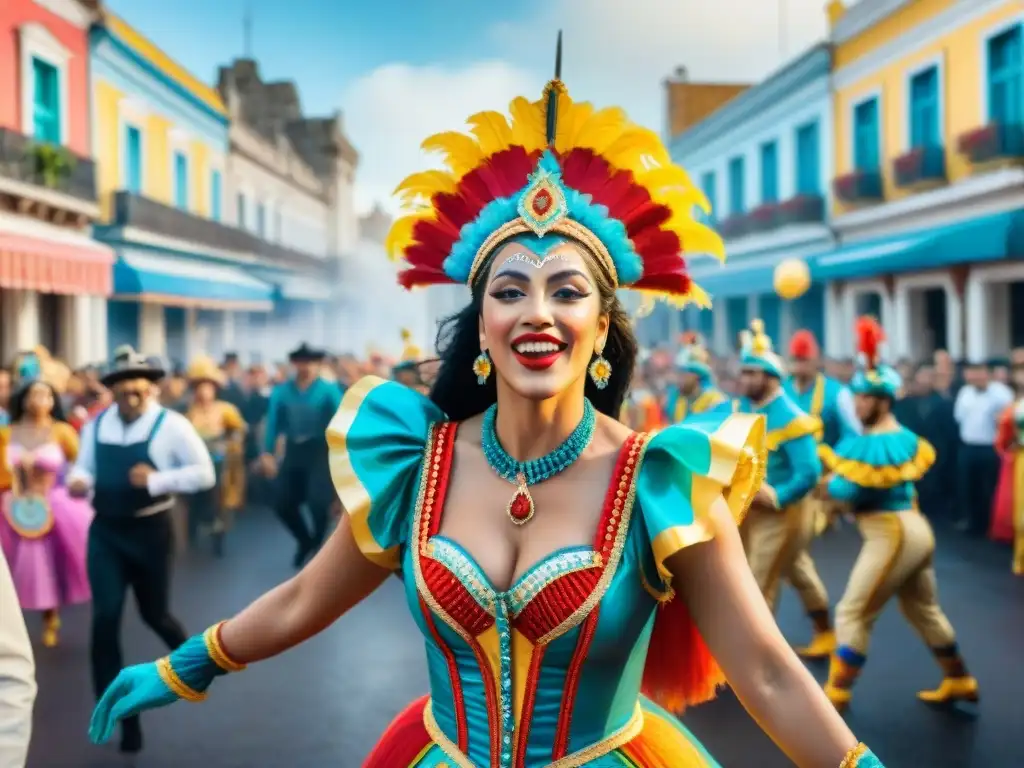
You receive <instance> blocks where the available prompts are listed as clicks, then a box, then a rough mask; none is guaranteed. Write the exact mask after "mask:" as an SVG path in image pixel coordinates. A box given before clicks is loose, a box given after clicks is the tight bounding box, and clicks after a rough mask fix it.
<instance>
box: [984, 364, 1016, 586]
mask: <svg viewBox="0 0 1024 768" xmlns="http://www.w3.org/2000/svg"><path fill="white" fill-rule="evenodd" d="M1010 376H1011V381H1012V384H1013V387H1014V391H1015V393H1016V400H1015V401H1014V402H1013V404H1012V405H1010V406H1008V407H1007V408H1006V410H1005V411H1003V414H1002V416H1001V417H1000V419H999V430H998V433H997V434H996V450H997V451H998V452H999V455H1000V457H1001V460H1002V466H1001V469H1000V472H999V485H998V486H997V488H996V495H995V500H994V501H993V503H992V524H991V528H990V531H989V535H990V536H991V537H992V538H993V539H995V540H996V541H1009V542H1012V543H1013V559H1012V561H1011V566H1010V567H1011V569H1012V570H1013V572H1014V573H1015V574H1016V575H1018V576H1024V365H1022V364H1020V363H1015V364H1014V365H1013V366H1012V369H1011V371H1010Z"/></svg>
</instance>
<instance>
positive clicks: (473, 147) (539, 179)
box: [386, 33, 724, 306]
mask: <svg viewBox="0 0 1024 768" xmlns="http://www.w3.org/2000/svg"><path fill="white" fill-rule="evenodd" d="M560 70H561V33H559V38H558V50H557V53H556V64H555V78H554V79H553V80H552V81H551V82H549V83H548V84H547V86H546V87H545V88H544V92H543V94H542V96H541V98H540V99H539V100H537V101H529V100H528V99H525V98H523V97H520V98H517V99H515V100H514V101H513V102H512V103H511V105H510V106H509V113H510V115H511V120H506V118H505V116H504V115H502V114H501V113H499V112H480V113H478V114H475V115H473V116H471V117H470V118H469V120H468V123H469V126H470V130H471V132H472V135H466V134H463V133H457V132H447V133H441V134H437V135H435V136H431V137H430V138H428V139H427V140H426V141H425V142H423V148H424V149H425V150H427V151H434V152H438V153H440V154H442V155H443V156H444V160H445V166H446V169H445V170H432V171H423V172H420V173H415V174H413V175H412V176H409V177H408V178H407V179H405V180H404V181H403V182H402V183H401V184H399V185H398V188H397V189H396V194H397V195H398V196H399V197H400V198H401V201H402V203H403V205H404V206H405V207H407V208H410V209H412V210H413V211H414V212H413V213H411V214H409V215H406V216H404V217H402V218H399V219H398V220H397V221H396V222H395V223H394V225H393V226H392V228H391V231H390V233H389V235H388V238H387V242H386V247H387V251H388V253H389V255H390V256H391V257H392V258H394V259H402V260H404V262H405V263H406V265H407V266H406V269H404V270H403V271H401V272H400V274H399V282H400V283H401V284H402V285H403V286H405V287H406V288H413V287H416V286H423V285H430V284H436V283H466V284H472V283H473V281H474V278H475V277H476V276H477V273H478V272H479V271H480V268H481V266H482V265H483V264H485V263H486V262H487V259H488V257H489V256H490V255H491V254H492V253H493V252H494V251H495V250H496V249H497V248H498V247H500V246H501V245H502V244H503V243H504V242H506V241H507V240H508V239H509V238H512V237H516V236H521V235H530V234H532V235H536V236H537V237H542V236H544V235H545V234H549V233H554V234H558V235H561V236H563V237H566V238H570V239H572V240H574V241H577V242H579V243H581V244H582V245H583V246H584V247H586V248H587V249H588V250H589V251H590V252H591V253H593V254H594V256H595V257H596V258H597V259H598V260H600V262H601V263H602V264H603V266H604V268H605V269H606V270H607V271H608V273H609V274H610V275H611V276H612V279H613V280H614V281H615V283H616V285H617V286H619V287H630V288H633V289H636V290H639V291H642V292H645V293H647V294H649V296H657V297H659V298H665V299H668V300H671V301H672V303H674V304H679V305H681V304H685V303H687V302H690V301H694V302H697V303H699V304H702V305H705V306H708V305H709V304H710V302H709V300H708V297H707V295H706V294H705V293H703V292H702V291H701V290H700V289H699V288H698V287H697V286H696V285H694V284H693V283H692V282H691V280H690V277H689V274H688V272H687V269H686V263H685V261H684V260H683V254H684V253H705V254H713V255H715V256H718V257H719V258H724V251H723V245H722V241H721V238H719V237H718V235H717V234H715V233H714V232H713V231H712V230H711V229H709V228H708V227H706V226H704V225H703V224H701V223H699V222H698V221H696V220H695V218H694V210H695V208H700V209H702V210H704V211H709V210H710V206H709V205H708V202H707V199H706V198H705V197H704V195H703V193H702V192H700V191H699V190H698V189H697V188H696V187H695V186H694V185H693V183H692V182H691V180H690V178H689V176H687V174H686V172H685V171H684V170H683V169H682V168H679V167H678V166H676V165H674V164H673V163H672V160H671V159H670V157H669V154H668V151H667V150H666V149H665V147H664V145H663V144H662V142H661V140H660V139H659V138H658V136H657V134H656V133H654V132H653V131H651V130H649V129H647V128H642V127H640V126H638V125H634V124H633V123H631V122H629V121H628V120H627V118H626V115H625V114H624V113H623V111H622V110H621V109H618V108H616V107H611V108H607V109H601V110H596V109H594V107H593V106H591V105H590V104H588V103H584V102H574V101H573V100H572V99H571V98H570V97H569V94H568V92H567V91H566V88H565V85H564V84H563V83H562V81H561V79H560Z"/></svg>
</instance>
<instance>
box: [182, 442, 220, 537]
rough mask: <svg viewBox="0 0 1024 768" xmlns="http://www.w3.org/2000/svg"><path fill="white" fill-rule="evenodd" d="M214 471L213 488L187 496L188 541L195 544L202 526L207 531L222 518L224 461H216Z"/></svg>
mask: <svg viewBox="0 0 1024 768" xmlns="http://www.w3.org/2000/svg"><path fill="white" fill-rule="evenodd" d="M213 469H214V473H215V475H216V478H217V481H216V482H215V483H214V485H213V488H207V489H206V490H205V491H198V492H197V493H190V494H189V495H188V497H187V498H186V501H187V502H188V542H189V544H194V543H195V541H196V538H198V535H199V530H200V528H205V529H206V530H207V532H208V531H209V530H210V529H212V528H213V526H214V524H215V523H216V522H217V520H218V519H220V515H221V508H222V506H223V505H222V503H221V502H222V499H223V490H222V487H221V483H222V482H223V476H224V462H223V461H215V462H214V463H213Z"/></svg>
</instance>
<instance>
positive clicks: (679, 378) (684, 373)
mask: <svg viewBox="0 0 1024 768" xmlns="http://www.w3.org/2000/svg"><path fill="white" fill-rule="evenodd" d="M710 363H711V356H710V355H709V354H708V351H707V348H706V347H705V346H704V345H703V344H702V343H701V341H700V338H699V337H698V336H697V334H695V333H688V334H684V336H683V348H682V349H680V350H679V354H677V355H676V360H675V366H676V383H675V385H674V386H673V387H672V388H671V389H670V390H669V393H668V398H667V400H666V403H665V414H666V417H667V419H668V423H669V424H682V423H683V422H684V421H686V418H687V417H688V416H693V415H697V414H701V413H708V412H712V411H717V410H719V409H725V410H728V409H731V408H732V402H731V401H730V400H729V398H728V397H727V396H726V395H725V393H723V392H722V391H721V390H720V389H718V388H717V387H716V386H715V375H714V373H712V371H711V364H710Z"/></svg>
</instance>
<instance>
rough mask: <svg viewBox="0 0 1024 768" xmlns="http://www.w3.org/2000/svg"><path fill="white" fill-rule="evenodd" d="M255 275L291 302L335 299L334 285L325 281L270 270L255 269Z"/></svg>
mask: <svg viewBox="0 0 1024 768" xmlns="http://www.w3.org/2000/svg"><path fill="white" fill-rule="evenodd" d="M253 274H254V275H255V276H256V277H258V278H259V279H260V280H262V281H264V282H266V283H272V284H273V285H274V286H276V287H277V293H278V296H280V297H281V298H282V299H288V300H289V301H330V300H331V299H332V298H334V291H333V290H332V285H331V284H330V283H329V282H327V281H325V280H324V279H317V278H315V277H311V276H309V275H301V274H295V273H288V272H275V271H272V270H268V269H254V270H253Z"/></svg>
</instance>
